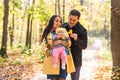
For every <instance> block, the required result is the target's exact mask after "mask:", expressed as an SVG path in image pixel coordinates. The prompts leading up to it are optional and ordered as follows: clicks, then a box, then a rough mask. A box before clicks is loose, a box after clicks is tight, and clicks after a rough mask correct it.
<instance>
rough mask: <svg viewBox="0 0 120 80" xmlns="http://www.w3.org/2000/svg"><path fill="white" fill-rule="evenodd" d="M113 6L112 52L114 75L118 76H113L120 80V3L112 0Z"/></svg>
mask: <svg viewBox="0 0 120 80" xmlns="http://www.w3.org/2000/svg"><path fill="white" fill-rule="evenodd" d="M111 6H112V8H111V51H112V59H113V66H114V67H113V74H116V75H113V76H112V77H114V79H113V78H112V80H120V75H118V74H120V1H119V0H111ZM117 66H118V67H117ZM115 67H117V68H115ZM115 69H116V70H115ZM116 71H117V72H116ZM117 78H119V79H117Z"/></svg>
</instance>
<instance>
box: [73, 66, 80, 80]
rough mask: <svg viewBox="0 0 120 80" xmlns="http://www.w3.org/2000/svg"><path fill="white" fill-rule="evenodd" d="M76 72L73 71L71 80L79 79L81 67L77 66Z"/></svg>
mask: <svg viewBox="0 0 120 80" xmlns="http://www.w3.org/2000/svg"><path fill="white" fill-rule="evenodd" d="M75 69H76V72H73V73H71V80H79V78H80V69H81V67H75Z"/></svg>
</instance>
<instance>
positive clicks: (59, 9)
mask: <svg viewBox="0 0 120 80" xmlns="http://www.w3.org/2000/svg"><path fill="white" fill-rule="evenodd" d="M58 14H59V15H61V14H60V0H58Z"/></svg>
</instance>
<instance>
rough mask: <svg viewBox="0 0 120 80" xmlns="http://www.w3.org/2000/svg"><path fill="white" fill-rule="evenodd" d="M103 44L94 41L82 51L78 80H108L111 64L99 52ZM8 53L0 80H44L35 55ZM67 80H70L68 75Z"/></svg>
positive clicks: (99, 41) (0, 66)
mask: <svg viewBox="0 0 120 80" xmlns="http://www.w3.org/2000/svg"><path fill="white" fill-rule="evenodd" d="M103 44H104V43H103V40H101V39H95V41H94V43H93V44H92V46H91V47H89V48H87V49H86V50H84V51H83V65H82V68H81V72H80V73H81V74H80V80H110V76H111V68H112V62H111V60H107V59H105V58H103V57H102V56H101V53H100V52H99V51H100V50H101V48H102V46H103ZM8 53H9V54H8V55H9V59H7V60H5V63H4V64H0V80H46V75H44V74H42V72H41V68H42V63H41V61H40V60H39V59H36V58H35V57H36V56H37V55H34V56H30V57H29V58H26V57H25V56H23V55H22V54H17V56H15V55H14V54H13V53H12V52H11V51H10V50H8ZM28 61H29V62H28ZM67 80H71V79H70V75H68V76H67Z"/></svg>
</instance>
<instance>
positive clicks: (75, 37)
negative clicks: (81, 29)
mask: <svg viewBox="0 0 120 80" xmlns="http://www.w3.org/2000/svg"><path fill="white" fill-rule="evenodd" d="M70 37H71V38H73V39H74V40H77V39H78V36H77V34H76V33H73V34H71V35H70Z"/></svg>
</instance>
